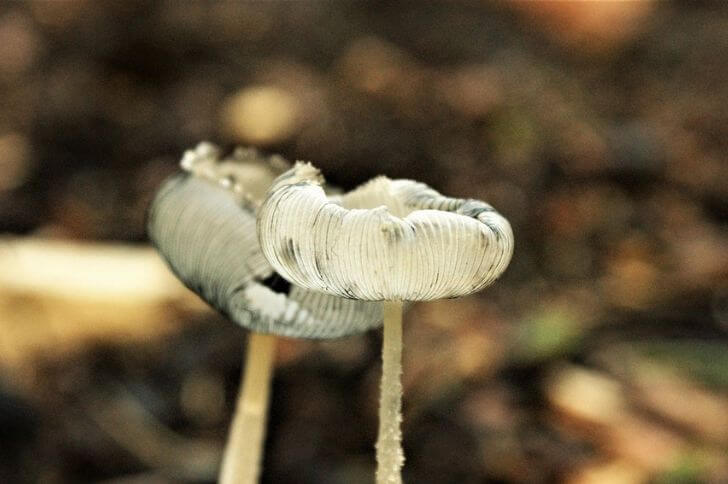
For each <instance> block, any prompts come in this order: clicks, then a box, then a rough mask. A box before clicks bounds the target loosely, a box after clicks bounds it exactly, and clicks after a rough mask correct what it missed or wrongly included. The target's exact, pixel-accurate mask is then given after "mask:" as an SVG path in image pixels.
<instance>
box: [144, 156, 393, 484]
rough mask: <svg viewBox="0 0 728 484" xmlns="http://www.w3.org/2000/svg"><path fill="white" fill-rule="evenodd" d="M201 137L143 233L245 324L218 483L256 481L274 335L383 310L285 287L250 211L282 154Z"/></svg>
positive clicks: (186, 277)
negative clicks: (221, 146) (224, 150)
mask: <svg viewBox="0 0 728 484" xmlns="http://www.w3.org/2000/svg"><path fill="white" fill-rule="evenodd" d="M219 155H220V153H219V150H218V149H217V148H216V147H214V146H213V145H211V144H209V143H200V145H199V146H197V148H196V149H194V150H189V151H187V152H186V153H185V155H184V157H183V158H182V161H181V166H182V168H183V170H184V172H183V173H181V174H177V175H174V176H172V177H171V178H170V179H169V180H167V181H166V182H165V183H164V185H163V186H162V187H161V188H160V190H159V191H158V193H157V195H156V197H155V199H154V201H153V202H152V205H151V207H150V210H149V217H148V223H147V229H148V233H149V237H150V239H151V241H152V242H153V243H154V245H155V246H156V247H157V249H158V250H159V252H160V253H161V255H162V256H163V257H164V259H165V260H166V262H167V264H168V265H169V267H170V268H171V269H172V271H173V272H174V273H175V275H177V277H178V278H179V279H180V280H181V281H182V282H183V283H184V284H185V285H187V287H189V288H190V289H191V290H193V291H194V292H195V293H197V294H198V295H199V296H200V297H201V298H202V299H204V300H205V301H206V302H207V303H208V304H210V305H211V306H212V307H213V308H215V309H217V310H218V311H220V312H221V313H222V314H224V315H226V316H227V317H229V318H230V319H231V320H233V321H234V322H236V323H238V324H239V325H241V326H243V327H244V328H247V329H249V330H251V332H250V337H249V343H248V350H247V353H246V362H245V367H244V369H243V381H242V384H241V386H242V388H241V391H240V393H239V395H238V400H237V403H236V409H235V413H234V415H233V421H232V426H231V430H230V432H229V439H228V442H227V444H226V446H225V450H224V454H223V463H222V467H221V471H220V475H219V482H221V483H222V484H231V483H236V484H254V483H256V482H258V478H259V476H260V473H261V462H262V456H263V443H264V440H265V427H266V416H267V409H268V400H269V394H270V386H271V377H272V372H273V366H274V359H275V342H276V335H279V336H287V337H294V338H312V339H329V338H340V337H343V336H348V335H351V334H355V333H360V332H363V331H366V330H368V329H371V328H375V327H378V326H379V325H380V324H381V321H382V315H381V308H380V307H379V306H378V305H377V304H375V303H366V302H362V301H354V300H346V299H343V298H340V297H335V296H331V295H326V294H322V293H320V292H314V291H310V290H307V289H304V288H301V287H297V286H295V285H291V284H289V283H288V282H286V281H285V280H283V279H282V278H280V277H278V275H277V274H276V273H275V271H274V270H273V269H272V268H271V266H270V264H269V263H268V262H267V261H266V259H265V257H264V256H263V255H262V253H261V249H260V246H259V244H258V238H257V235H256V228H255V210H256V208H257V206H258V203H259V202H258V200H259V199H260V198H261V197H262V196H263V194H264V193H265V191H266V189H267V187H268V186H269V185H270V183H271V182H272V181H273V180H274V178H275V176H276V175H278V174H280V173H281V172H282V171H283V170H284V169H285V168H284V167H282V166H281V165H284V164H285V161H284V160H282V159H281V158H279V157H270V158H267V159H265V158H262V157H261V156H260V155H259V154H258V153H257V151H255V150H250V149H248V150H244V149H238V150H236V151H235V152H234V153H233V154H232V155H231V156H230V157H229V158H227V159H224V160H220V159H219Z"/></svg>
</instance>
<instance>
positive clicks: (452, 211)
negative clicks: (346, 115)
mask: <svg viewBox="0 0 728 484" xmlns="http://www.w3.org/2000/svg"><path fill="white" fill-rule="evenodd" d="M322 183H323V178H322V177H321V175H320V173H319V171H318V170H317V169H316V168H314V167H313V166H312V165H311V164H308V163H300V162H299V163H297V164H296V165H295V166H294V167H293V168H292V169H290V170H289V171H287V172H285V173H283V174H282V175H281V176H279V177H278V178H277V179H276V180H275V181H274V182H273V185H272V186H271V188H270V190H269V191H268V195H267V198H266V199H265V201H264V202H263V204H262V205H261V207H260V209H259V211H258V218H257V230H258V238H259V241H260V246H261V249H262V252H263V255H264V256H265V258H266V259H267V260H268V262H269V263H270V264H271V266H272V267H273V268H274V269H275V270H276V271H277V272H278V273H279V274H280V275H281V276H282V277H284V278H285V279H287V280H288V281H290V282H292V283H294V284H296V285H298V286H301V287H305V288H308V289H311V290H314V291H320V292H323V293H327V294H331V295H336V296H341V297H345V298H349V299H357V300H366V301H383V312H384V337H383V344H382V380H381V394H380V402H379V436H378V438H377V444H376V455H377V483H379V484H384V483H387V484H396V483H400V482H402V478H401V468H402V465H403V463H404V453H403V451H402V443H401V440H402V434H401V428H400V424H401V420H402V417H401V406H402V385H401V373H402V366H401V354H402V302H403V301H426V300H433V299H442V298H453V297H459V296H465V295H467V294H471V293H473V292H477V291H479V290H481V289H483V288H484V287H486V286H488V285H489V284H491V283H492V282H493V281H495V279H497V278H498V277H499V276H500V275H501V274H502V273H503V271H504V270H505V269H506V267H507V266H508V263H509V262H510V259H511V255H512V253H513V232H512V230H511V227H510V224H509V223H508V221H507V220H506V219H505V218H504V217H502V216H501V215H500V214H498V213H497V212H496V211H495V210H494V209H493V207H491V206H490V205H488V204H487V203H485V202H481V201H478V200H472V199H469V200H464V199H456V198H449V197H445V196H443V195H441V194H440V193H438V192H436V191H435V190H433V189H431V188H430V187H428V186H427V185H425V184H423V183H418V182H415V181H412V180H390V179H389V178H386V177H378V178H375V179H373V180H372V181H370V182H368V183H366V184H364V185H362V186H360V187H359V188H357V189H356V190H354V191H352V192H349V193H347V194H345V195H337V196H327V195H326V193H325V192H324V190H323V188H322Z"/></svg>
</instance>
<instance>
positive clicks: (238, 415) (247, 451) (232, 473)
mask: <svg viewBox="0 0 728 484" xmlns="http://www.w3.org/2000/svg"><path fill="white" fill-rule="evenodd" d="M275 348H276V337H275V336H274V335H271V334H262V333H256V332H251V333H250V336H248V351H247V353H246V359H245V368H244V370H243V380H242V383H241V388H242V390H241V391H240V394H239V395H238V403H237V405H236V408H235V413H234V415H233V421H232V424H231V425H230V434H229V436H228V441H227V445H226V446H225V452H224V453H223V457H222V467H221V469H220V479H219V482H220V484H233V483H241V484H249V483H251V484H252V483H255V482H258V477H259V475H260V468H261V460H262V457H263V441H264V440H265V427H266V420H267V415H268V397H269V395H270V385H271V377H272V375H273V360H274V359H275Z"/></svg>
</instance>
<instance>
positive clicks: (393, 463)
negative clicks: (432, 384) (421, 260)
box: [376, 301, 404, 484]
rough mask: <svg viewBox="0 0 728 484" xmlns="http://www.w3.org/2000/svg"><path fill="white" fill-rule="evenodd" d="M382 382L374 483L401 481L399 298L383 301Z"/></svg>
mask: <svg viewBox="0 0 728 484" xmlns="http://www.w3.org/2000/svg"><path fill="white" fill-rule="evenodd" d="M383 304H384V340H383V343H382V381H381V387H380V395H379V436H378V438H377V446H376V449H377V484H401V482H402V465H403V464H404V451H403V450H402V429H401V424H402V301H385V302H384V303H383Z"/></svg>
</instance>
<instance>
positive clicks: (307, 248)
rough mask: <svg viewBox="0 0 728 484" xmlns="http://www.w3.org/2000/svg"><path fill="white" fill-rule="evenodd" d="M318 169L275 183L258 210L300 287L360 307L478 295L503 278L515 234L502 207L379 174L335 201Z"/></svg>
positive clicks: (276, 255)
mask: <svg viewBox="0 0 728 484" xmlns="http://www.w3.org/2000/svg"><path fill="white" fill-rule="evenodd" d="M321 183H322V179H321V176H320V174H319V172H318V170H317V169H315V168H314V167H313V166H311V165H310V164H304V163H297V164H296V166H295V167H293V168H292V169H291V170H289V171H287V172H286V173H283V174H282V175H281V176H280V177H278V178H277V179H276V181H275V182H274V183H273V186H272V187H271V189H270V190H269V192H268V196H267V198H266V200H265V201H264V202H263V204H262V205H261V207H260V209H259V211H258V237H259V239H260V245H261V248H262V249H263V254H264V255H265V257H266V259H267V260H268V261H269V262H270V263H271V265H272V266H273V267H274V268H275V270H276V271H277V272H278V273H279V274H280V275H282V276H283V277H285V278H286V279H287V280H289V281H291V282H292V283H294V284H297V285H299V286H301V287H305V288H308V289H311V290H315V291H322V292H325V293H327V294H334V295H337V296H342V297H348V298H352V299H359V300H369V301H378V300H405V301H421V300H431V299H441V298H448V297H458V296H464V295H466V294H470V293H473V292H476V291H479V290H480V289H482V288H484V287H485V286H487V285H489V284H490V283H492V282H493V281H494V280H495V279H496V278H497V277H498V276H500V275H501V273H503V271H504V270H505V268H506V267H507V266H508V263H509V262H510V259H511V255H512V253H513V232H512V231H511V226H510V224H509V223H508V221H507V220H506V219H505V218H503V217H502V216H501V215H500V214H498V213H497V212H496V211H495V210H494V209H493V207H491V206H490V205H488V204H487V203H485V202H481V201H478V200H461V199H456V198H449V197H444V196H442V195H440V194H439V193H438V192H436V191H435V190H433V189H431V188H430V187H428V186H427V185H425V184H423V183H418V182H415V181H412V180H390V179H388V178H386V177H378V178H375V179H374V180H372V181H370V182H369V183H366V184H364V185H362V186H361V187H359V188H357V189H356V190H354V191H352V192H349V193H347V194H345V195H343V196H335V197H327V196H326V194H325V193H324V190H323V189H322V188H321Z"/></svg>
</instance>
